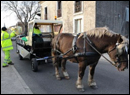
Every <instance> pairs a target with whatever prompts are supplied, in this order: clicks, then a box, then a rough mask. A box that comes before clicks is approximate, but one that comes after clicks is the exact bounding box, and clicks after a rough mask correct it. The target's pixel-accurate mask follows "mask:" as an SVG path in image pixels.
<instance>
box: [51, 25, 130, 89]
mask: <svg viewBox="0 0 130 95" xmlns="http://www.w3.org/2000/svg"><path fill="white" fill-rule="evenodd" d="M84 34H85V35H86V36H84ZM74 38H75V36H74V35H73V34H71V33H60V34H58V35H57V36H55V37H54V38H53V40H52V43H51V45H52V49H53V50H52V56H55V57H54V58H53V59H52V60H53V65H54V67H55V76H56V78H57V80H61V76H60V74H59V66H61V69H62V73H63V75H64V77H65V78H66V79H69V78H70V77H69V74H68V72H67V70H66V61H67V60H69V61H71V62H75V63H78V67H79V70H78V78H77V81H76V87H77V89H78V90H80V91H84V85H83V84H82V79H83V76H84V72H85V69H86V67H87V66H89V74H88V85H89V86H90V87H92V88H97V84H96V81H95V79H94V73H95V68H96V65H97V63H98V61H99V59H100V57H101V56H102V54H103V53H108V55H109V57H110V59H111V62H112V63H113V64H114V66H115V67H116V68H117V69H118V71H124V70H125V69H127V68H128V48H127V47H128V44H129V43H128V41H127V40H126V38H125V37H124V36H122V35H120V34H118V33H115V32H113V31H112V30H110V29H109V28H108V27H96V28H94V29H91V30H88V31H87V32H83V33H81V34H79V36H78V37H77V39H76V41H75V46H76V49H75V51H74V49H73V48H74V47H73V46H72V44H73V43H74V42H73V40H74ZM93 47H94V48H93ZM95 49H96V50H95ZM97 51H98V52H99V53H97ZM83 52H84V54H83ZM88 53H90V54H88ZM76 54H77V55H78V54H79V56H77V55H76ZM85 54H86V55H85ZM87 54H88V55H87ZM82 55H83V56H82ZM58 56H59V57H58ZM109 61H110V60H109Z"/></svg>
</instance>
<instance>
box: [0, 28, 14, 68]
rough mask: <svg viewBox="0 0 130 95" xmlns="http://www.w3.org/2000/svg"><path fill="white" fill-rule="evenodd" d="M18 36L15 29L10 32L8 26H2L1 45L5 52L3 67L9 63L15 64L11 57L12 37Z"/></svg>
mask: <svg viewBox="0 0 130 95" xmlns="http://www.w3.org/2000/svg"><path fill="white" fill-rule="evenodd" d="M14 36H16V35H15V31H13V32H11V33H10V34H9V33H8V32H7V28H6V27H2V31H1V46H2V50H3V52H4V54H5V57H4V61H3V63H2V66H3V67H7V66H8V64H10V65H13V64H14V63H12V61H11V59H10V50H12V49H13V45H12V41H11V38H12V37H14Z"/></svg>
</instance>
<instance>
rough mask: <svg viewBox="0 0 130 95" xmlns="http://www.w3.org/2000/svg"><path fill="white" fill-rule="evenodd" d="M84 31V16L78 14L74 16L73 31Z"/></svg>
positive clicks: (76, 32)
mask: <svg viewBox="0 0 130 95" xmlns="http://www.w3.org/2000/svg"><path fill="white" fill-rule="evenodd" d="M82 32H84V21H83V16H81V15H78V16H75V17H74V18H73V33H74V35H75V34H78V33H82Z"/></svg>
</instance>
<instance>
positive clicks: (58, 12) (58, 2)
mask: <svg viewBox="0 0 130 95" xmlns="http://www.w3.org/2000/svg"><path fill="white" fill-rule="evenodd" d="M61 16H62V15H61V1H57V17H61Z"/></svg>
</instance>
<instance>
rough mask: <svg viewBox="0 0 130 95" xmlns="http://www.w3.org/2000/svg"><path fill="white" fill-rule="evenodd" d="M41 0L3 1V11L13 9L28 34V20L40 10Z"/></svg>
mask: <svg viewBox="0 0 130 95" xmlns="http://www.w3.org/2000/svg"><path fill="white" fill-rule="evenodd" d="M38 2H39V1H1V4H2V6H1V7H2V9H1V11H3V10H4V11H8V10H9V11H12V12H14V13H15V14H16V17H17V18H18V20H19V21H20V22H21V24H22V26H23V27H24V29H25V30H24V32H25V35H27V29H28V22H29V21H31V20H33V19H34V18H35V16H36V15H37V14H38V12H40V5H39V3H38Z"/></svg>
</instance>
